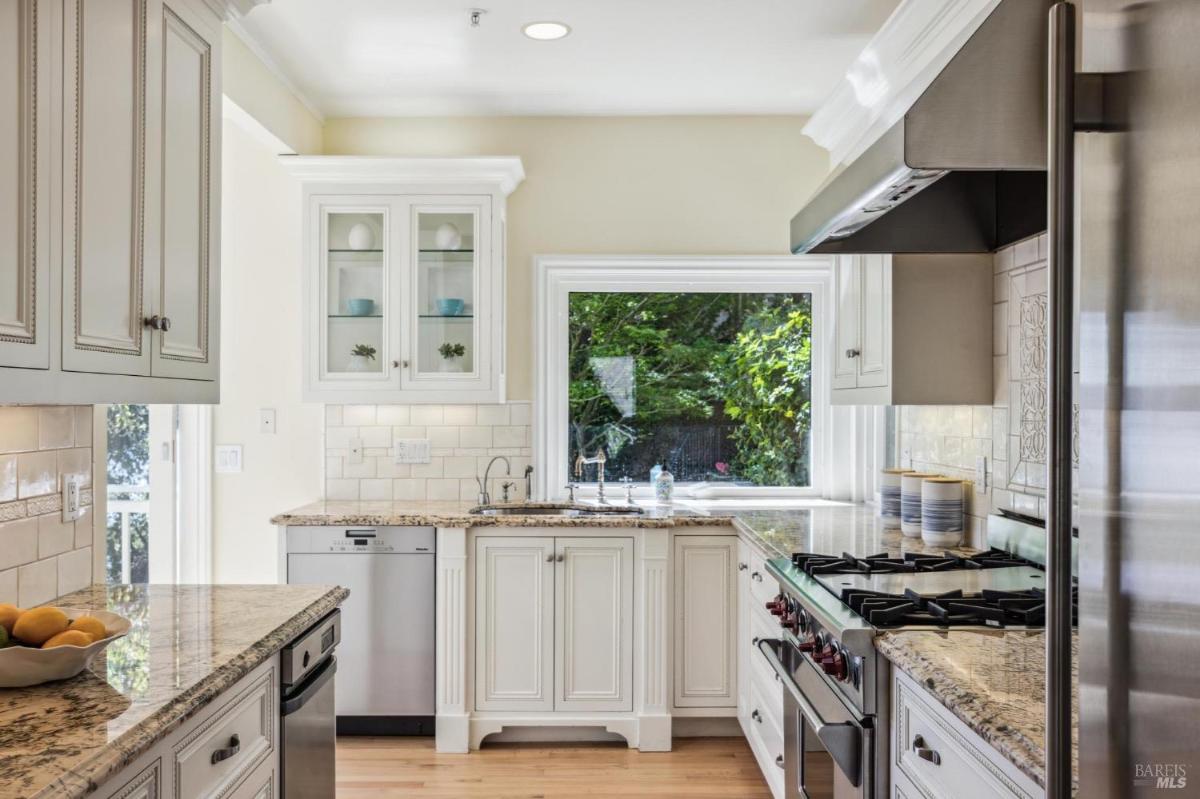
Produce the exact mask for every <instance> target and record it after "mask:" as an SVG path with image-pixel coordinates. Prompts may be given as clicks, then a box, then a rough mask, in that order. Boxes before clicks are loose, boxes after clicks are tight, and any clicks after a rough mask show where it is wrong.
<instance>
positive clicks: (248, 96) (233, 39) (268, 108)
mask: <svg viewBox="0 0 1200 799" xmlns="http://www.w3.org/2000/svg"><path fill="white" fill-rule="evenodd" d="M221 81H222V84H221V90H222V92H223V93H224V94H225V95H227V96H228V97H229V99H231V100H233V101H234V102H235V103H237V104H238V105H239V106H241V107H242V108H243V109H245V110H246V111H247V112H248V113H249V114H250V115H251V116H253V117H254V118H255V119H257V120H258V121H259V122H261V123H262V124H263V127H265V128H266V129H267V130H269V131H270V132H271V133H273V134H275V136H276V137H278V138H279V139H281V140H283V141H284V142H285V143H286V144H287V145H288V146H289V147H291V148H292V149H293V150H295V151H296V152H298V153H304V154H315V153H320V152H321V120H320V119H318V118H317V117H316V116H314V115H313V113H312V112H311V111H309V110H308V108H307V107H305V105H304V104H303V103H301V102H300V101H299V100H298V99H297V98H296V95H294V94H293V93H292V91H291V90H290V89H288V88H287V86H285V85H284V84H283V83H282V82H281V81H280V80H279V78H277V77H276V76H275V75H274V74H273V73H272V72H271V71H270V70H269V69H267V67H266V66H265V65H264V64H263V62H262V61H260V60H259V58H258V56H256V55H255V54H254V53H252V52H251V51H250V48H248V47H246V45H245V43H244V42H242V40H241V39H239V38H238V37H237V35H236V34H234V33H233V32H231V31H230V30H229V28H225V29H224V36H223V37H222V40H221Z"/></svg>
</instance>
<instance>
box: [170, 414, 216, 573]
mask: <svg viewBox="0 0 1200 799" xmlns="http://www.w3.org/2000/svg"><path fill="white" fill-rule="evenodd" d="M178 412H179V417H180V418H179V452H178V456H177V458H176V460H177V463H176V468H177V469H178V470H179V474H178V483H179V496H178V498H177V503H178V513H179V520H178V529H177V531H176V536H177V541H176V553H177V554H176V557H177V566H176V569H177V579H178V581H179V582H180V583H211V582H212V550H213V535H212V516H213V504H212V482H213V469H212V446H213V441H212V426H213V418H212V406H211V405H180V406H179V410H178Z"/></svg>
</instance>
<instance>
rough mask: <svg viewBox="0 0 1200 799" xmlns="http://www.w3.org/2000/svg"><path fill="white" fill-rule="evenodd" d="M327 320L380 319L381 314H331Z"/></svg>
mask: <svg viewBox="0 0 1200 799" xmlns="http://www.w3.org/2000/svg"><path fill="white" fill-rule="evenodd" d="M329 318H330V319H382V318H383V314H381V313H368V314H361V313H331V314H329Z"/></svg>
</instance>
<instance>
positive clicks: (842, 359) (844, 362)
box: [832, 255, 861, 389]
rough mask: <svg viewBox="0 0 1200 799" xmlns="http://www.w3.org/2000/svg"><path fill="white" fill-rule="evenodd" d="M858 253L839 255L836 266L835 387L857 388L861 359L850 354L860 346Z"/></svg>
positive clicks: (834, 273) (833, 385)
mask: <svg viewBox="0 0 1200 799" xmlns="http://www.w3.org/2000/svg"><path fill="white" fill-rule="evenodd" d="M860 258H861V256H858V255H841V256H838V257H837V259H836V260H835V262H834V266H833V286H834V294H835V296H836V298H837V309H836V310H837V315H836V316H835V318H834V326H833V382H832V387H833V388H835V389H838V388H854V387H855V385H856V384H857V379H858V361H857V358H856V357H855V356H854V355H852V354H850V353H851V352H853V351H854V350H858V349H861V348H860V346H859V341H858V310H859V309H858V306H859V289H860V283H859V272H860V271H861V270H860V266H859V259H860Z"/></svg>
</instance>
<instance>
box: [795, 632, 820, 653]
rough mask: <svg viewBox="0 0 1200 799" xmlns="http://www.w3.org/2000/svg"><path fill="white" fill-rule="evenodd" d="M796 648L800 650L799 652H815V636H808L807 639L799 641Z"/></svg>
mask: <svg viewBox="0 0 1200 799" xmlns="http://www.w3.org/2000/svg"><path fill="white" fill-rule="evenodd" d="M798 648H799V649H800V651H801V652H815V651H816V649H817V639H816V636H813V635H809V636H808V637H807V638H805V639H804V640H803V641H801V642H800V643H799V645H798Z"/></svg>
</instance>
